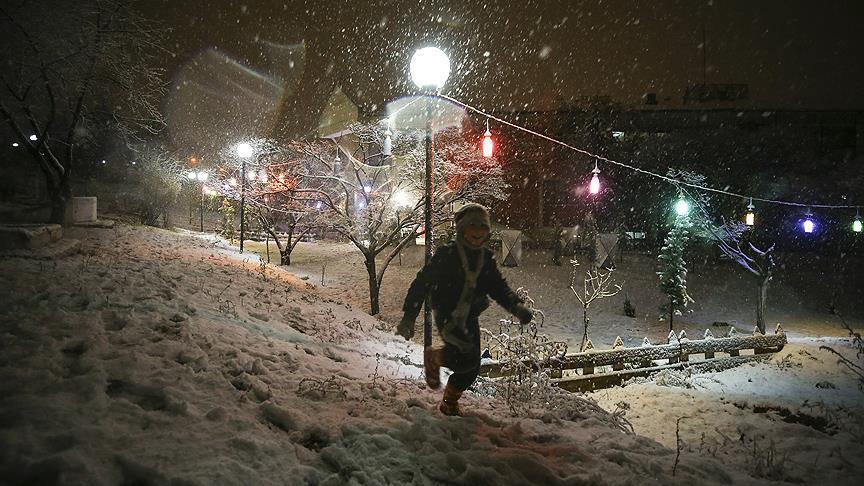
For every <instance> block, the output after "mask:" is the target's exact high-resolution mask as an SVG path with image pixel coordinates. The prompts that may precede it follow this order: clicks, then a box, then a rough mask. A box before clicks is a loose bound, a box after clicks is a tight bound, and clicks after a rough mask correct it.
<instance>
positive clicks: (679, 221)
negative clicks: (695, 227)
mask: <svg viewBox="0 0 864 486" xmlns="http://www.w3.org/2000/svg"><path fill="white" fill-rule="evenodd" d="M689 227H690V220H689V219H688V217H687V216H677V217H676V218H675V223H674V225H673V226H672V230H671V231H669V234H668V235H667V236H666V239H665V240H664V242H663V248H661V250H660V255H659V256H658V257H657V260H658V262H659V266H660V271H659V272H657V276H659V277H660V290H661V291H662V292H663V293H664V294H665V295H666V296H668V297H669V304H668V306H669V309H668V310H669V330H670V331H671V330H672V320H673V316H674V315H675V311H677V310H680V309H682V308H684V307H687V304H688V303H689V302H693V299H691V298H690V296H689V295H688V294H687V267H686V264H685V262H684V247H685V246H686V245H687V240H688V239H689V236H688V228H689Z"/></svg>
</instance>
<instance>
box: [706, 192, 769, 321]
mask: <svg viewBox="0 0 864 486" xmlns="http://www.w3.org/2000/svg"><path fill="white" fill-rule="evenodd" d="M700 207H701V206H700ZM703 226H704V228H705V230H706V231H707V232H708V234H710V235H711V237H712V239H713V241H714V242H715V243H716V244H717V247H718V248H719V249H720V251H721V252H722V253H723V254H724V255H725V256H727V257H728V258H730V259H731V260H733V261H734V262H735V263H737V264H738V265H740V266H741V267H742V268H744V269H745V270H747V272H749V273H750V274H751V275H753V276H754V277H756V281H757V283H758V290H759V293H758V295H757V298H756V327H758V328H759V331H760V332H761V333H762V334H765V303H766V302H767V300H768V284H769V283H770V282H771V280H772V279H773V278H774V270H775V268H776V266H777V265H776V262H775V260H774V245H773V244H772V245H771V246H768V247H766V248H765V249H761V248H759V247H757V246H756V245H754V244H753V243H752V242H750V241H749V236H750V233H751V229H750V228H749V227H748V226H747V225H745V224H744V223H741V222H737V221H724V222H723V224H721V225H720V226H717V227H714V226H713V225H711V224H710V222H709V221H707V220H706V221H705V222H704V223H703Z"/></svg>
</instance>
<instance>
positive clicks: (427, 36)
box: [145, 0, 864, 110]
mask: <svg viewBox="0 0 864 486" xmlns="http://www.w3.org/2000/svg"><path fill="white" fill-rule="evenodd" d="M206 3H207V8H202V3H201V2H191V1H186V2H176V1H169V0H148V1H147V2H145V6H146V9H147V10H148V13H149V14H150V15H152V16H154V17H156V18H157V19H160V20H164V21H165V22H166V24H168V25H169V26H170V27H172V29H173V32H172V34H171V36H170V40H169V41H168V43H167V44H168V46H167V47H169V49H170V50H171V51H173V54H174V56H173V57H172V58H170V59H166V66H167V67H168V70H169V76H170V75H171V73H173V72H175V71H176V69H178V67H179V66H182V65H183V64H184V63H185V62H187V61H188V60H189V59H190V58H191V57H193V56H194V55H195V54H196V53H199V52H201V51H202V50H204V49H207V48H210V47H214V48H217V49H218V50H219V51H220V52H224V53H225V54H227V55H228V56H229V57H231V58H233V59H237V60H238V61H240V62H242V63H244V64H246V65H248V66H249V67H251V68H253V69H260V68H261V52H262V45H266V44H268V43H275V44H292V43H298V42H300V41H301V40H303V41H305V42H306V45H307V49H310V50H314V51H315V52H316V53H318V54H320V56H322V57H324V58H327V59H330V60H331V62H332V64H333V65H332V66H331V67H330V68H332V69H335V70H336V71H337V72H338V74H339V76H340V79H341V80H342V81H341V83H340V84H346V83H349V84H351V85H352V86H353V87H354V89H355V90H356V91H357V93H358V95H359V98H361V99H360V100H359V101H360V102H361V103H369V104H380V103H382V102H384V101H387V100H389V99H392V98H394V97H398V96H400V95H404V94H408V93H410V92H412V90H413V85H411V84H410V81H409V76H408V73H407V64H408V59H409V56H410V54H411V52H413V50H414V49H415V48H416V47H419V46H422V45H430V44H434V45H437V46H439V47H441V48H443V49H445V50H446V51H447V52H448V54H449V55H450V57H451V61H452V63H453V72H452V73H451V77H450V80H449V81H448V83H447V86H446V87H445V91H446V92H448V93H449V94H452V95H454V96H457V97H460V98H461V99H464V100H466V101H468V102H473V103H478V104H480V105H481V106H483V107H484V108H487V109H492V110H503V109H530V110H542V109H550V108H554V107H555V106H557V105H559V104H560V103H561V102H562V101H565V102H566V101H572V100H574V99H578V98H579V97H585V96H604V95H605V96H610V97H611V98H612V100H613V101H616V102H622V103H625V104H630V103H640V102H641V99H642V96H643V95H644V94H645V93H649V92H653V93H657V98H658V100H659V102H660V104H661V105H673V106H674V105H680V104H681V99H682V96H683V93H684V89H685V88H686V86H688V85H692V84H697V83H701V82H702V81H703V76H704V79H705V80H706V81H707V82H708V83H745V84H748V85H749V89H750V100H749V101H747V102H746V103H744V106H752V107H760V108H762V107H785V108H808V109H862V108H864V90H861V89H860V87H861V79H862V78H864V76H862V75H864V62H862V60H864V59H862V57H864V56H862V52H861V46H864V30H862V29H860V23H861V21H862V20H864V2H860V1H854V0H852V1H829V2H812V1H806V0H795V1H784V0H768V1H764V0H763V1H751V0H714V1H711V0H709V1H684V0H655V1H603V2H587V1H585V2H583V1H561V2H555V1H528V2H525V1H518V2H517V1H513V2H485V3H482V2H464V1H431V2H430V1H424V2H420V3H419V5H418V3H417V2H414V1H411V2H338V1H329V2H314V1H306V2H299V1H293V2H292V1H284V2H283V1H275V0H273V1H231V0H223V1H211V2H206ZM703 27H704V34H705V38H706V39H707V62H706V63H705V67H706V69H705V70H704V71H703V47H702V39H703ZM739 106H740V104H739Z"/></svg>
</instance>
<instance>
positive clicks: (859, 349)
mask: <svg viewBox="0 0 864 486" xmlns="http://www.w3.org/2000/svg"><path fill="white" fill-rule="evenodd" d="M843 329H846V330H847V331H849V337H851V338H852V346H853V347H854V348H855V357H856V358H857V359H858V361H859V363H855V362H854V361H852V360H851V359H849V358H847V357H846V356H843V355H842V354H840V353H839V352H837V351H836V350H835V349H834V348H832V347H831V346H819V349H824V350H825V351H828V352H831V353H833V354H835V355H837V357H838V359H837V362H838V363H839V364H842V365H843V366H845V367H846V368H847V369H848V370H849V371H851V372H852V373H854V374H855V376H857V377H858V390H860V391H862V392H864V366H862V365H861V363H860V362H861V361H862V357H864V340H862V338H861V333H859V332H856V331H855V330H853V329H852V327H851V326H850V325H849V324H847V323H846V321H845V320H844V321H843Z"/></svg>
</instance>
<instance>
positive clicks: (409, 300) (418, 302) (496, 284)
mask: <svg viewBox="0 0 864 486" xmlns="http://www.w3.org/2000/svg"><path fill="white" fill-rule="evenodd" d="M465 251H466V253H467V256H468V262H469V265H471V268H476V264H477V258H484V259H485V260H486V261H485V262H484V264H483V269H482V270H481V272H480V275H478V276H477V289H476V291H475V293H474V301H473V302H472V303H471V310H470V312H469V314H468V320H469V321H470V320H476V319H477V318H478V317H479V316H480V313H482V312H483V311H484V310H486V309H487V308H488V307H489V297H492V299H494V300H495V302H498V304H500V305H501V307H504V308H505V309H507V310H508V311H510V312H511V313H512V312H513V311H514V309H516V308H517V306H519V305H520V304H521V303H522V301H521V300H520V299H519V297H517V296H516V294H515V293H514V292H513V291H512V290H511V289H510V286H509V285H507V281H506V280H505V279H504V277H503V276H502V275H501V272H500V271H498V264H497V263H496V262H495V257H494V256H493V255H492V252H491V251H490V250H488V249H486V248H482V249H479V250H472V249H467V248H466V250H465ZM464 284H465V272H464V271H463V270H462V263H461V262H460V261H459V251H458V249H457V248H456V242H453V241H451V242H450V243H447V244H446V245H444V246H442V247H440V248H438V250H436V251H435V255H433V256H432V260H431V261H430V262H429V264H427V265H426V266H424V267H423V268H422V269H421V270H420V271H419V272H418V273H417V277H416V278H415V279H414V282H412V283H411V287H410V288H409V289H408V295H407V296H406V297H405V304H404V305H403V306H402V310H403V312H404V313H405V317H406V318H408V319H410V320H412V321H413V320H414V319H416V318H417V315H418V314H419V313H420V308H421V307H422V305H423V300H424V299H425V298H426V292H429V293H430V294H431V298H432V309H433V310H434V311H435V315H436V319H435V320H436V322H439V323H440V321H441V320H442V319H445V318H446V317H447V316H450V314H451V313H452V312H453V311H454V310H455V308H456V305H457V304H458V302H459V297H460V295H462V288H463V286H464Z"/></svg>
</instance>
